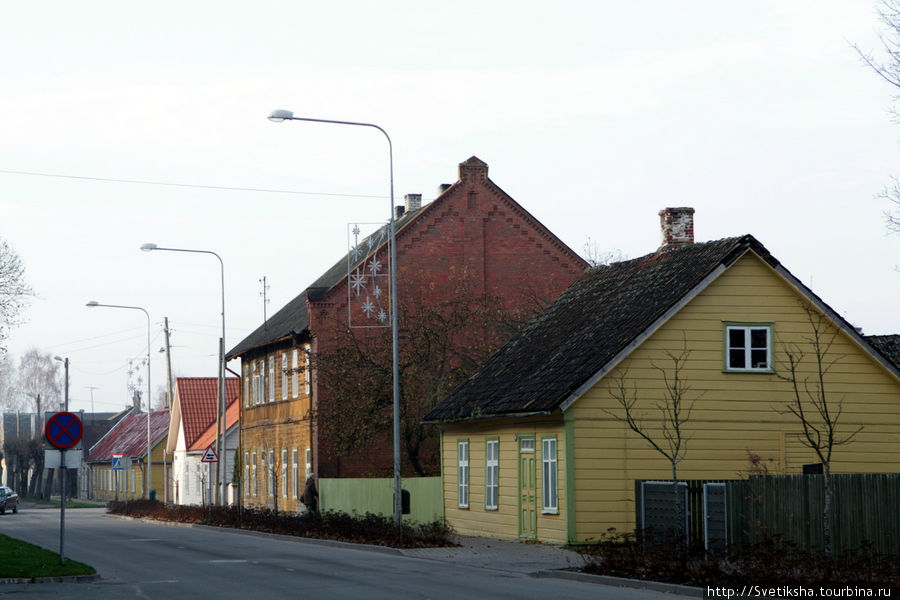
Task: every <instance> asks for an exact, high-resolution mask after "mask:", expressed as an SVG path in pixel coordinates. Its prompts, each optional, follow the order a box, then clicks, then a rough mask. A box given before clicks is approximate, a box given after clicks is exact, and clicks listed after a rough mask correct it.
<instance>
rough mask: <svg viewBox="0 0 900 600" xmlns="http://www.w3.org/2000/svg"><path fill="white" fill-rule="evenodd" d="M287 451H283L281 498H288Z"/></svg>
mask: <svg viewBox="0 0 900 600" xmlns="http://www.w3.org/2000/svg"><path fill="white" fill-rule="evenodd" d="M287 467H288V466H287V449H286V448H282V449H281V497H282V498H287Z"/></svg>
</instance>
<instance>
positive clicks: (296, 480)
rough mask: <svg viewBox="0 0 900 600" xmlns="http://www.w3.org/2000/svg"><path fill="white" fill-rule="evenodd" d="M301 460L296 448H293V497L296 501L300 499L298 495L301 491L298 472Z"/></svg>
mask: <svg viewBox="0 0 900 600" xmlns="http://www.w3.org/2000/svg"><path fill="white" fill-rule="evenodd" d="M299 460H300V455H299V452H298V451H297V449H296V448H293V449H292V450H291V495H292V496H293V498H294V500H296V499H297V498H298V497H299V494H298V493H299V491H300V478H299V477H300V473H299V472H298V471H299V470H300V465H299V464H298V461H299Z"/></svg>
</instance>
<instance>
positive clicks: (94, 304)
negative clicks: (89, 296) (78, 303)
mask: <svg viewBox="0 0 900 600" xmlns="http://www.w3.org/2000/svg"><path fill="white" fill-rule="evenodd" d="M85 306H91V307H93V306H100V303H99V302H97V301H96V300H91V301H90V302H88V303H87V304H85Z"/></svg>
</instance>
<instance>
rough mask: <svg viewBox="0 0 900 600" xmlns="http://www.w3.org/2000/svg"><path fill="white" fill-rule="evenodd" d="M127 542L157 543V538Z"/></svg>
mask: <svg viewBox="0 0 900 600" xmlns="http://www.w3.org/2000/svg"><path fill="white" fill-rule="evenodd" d="M128 541H129V542H158V541H159V538H144V539H136V540H128Z"/></svg>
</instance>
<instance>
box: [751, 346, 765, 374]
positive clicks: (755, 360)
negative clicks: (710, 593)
mask: <svg viewBox="0 0 900 600" xmlns="http://www.w3.org/2000/svg"><path fill="white" fill-rule="evenodd" d="M750 359H751V361H752V364H751V367H752V368H754V369H766V368H768V367H769V352H768V351H767V350H751V351H750Z"/></svg>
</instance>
